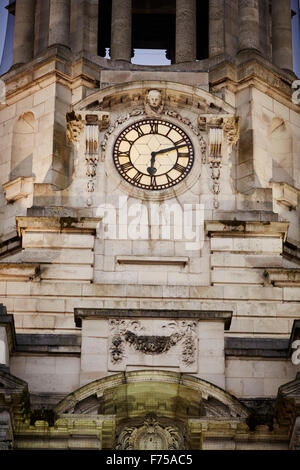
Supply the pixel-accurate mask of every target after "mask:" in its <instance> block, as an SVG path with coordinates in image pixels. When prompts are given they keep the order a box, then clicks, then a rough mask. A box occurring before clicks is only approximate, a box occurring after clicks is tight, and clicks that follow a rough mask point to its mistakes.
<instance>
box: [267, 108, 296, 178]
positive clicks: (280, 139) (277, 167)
mask: <svg viewBox="0 0 300 470" xmlns="http://www.w3.org/2000/svg"><path fill="white" fill-rule="evenodd" d="M269 134H270V147H269V151H270V153H271V157H272V167H273V168H272V170H273V171H272V179H273V181H274V182H282V181H284V182H286V183H289V184H293V158H292V157H293V145H292V133H291V130H290V127H289V125H288V123H287V122H286V121H285V120H284V119H282V118H281V117H280V116H275V117H274V118H273V119H272V122H271V124H270V130H269Z"/></svg>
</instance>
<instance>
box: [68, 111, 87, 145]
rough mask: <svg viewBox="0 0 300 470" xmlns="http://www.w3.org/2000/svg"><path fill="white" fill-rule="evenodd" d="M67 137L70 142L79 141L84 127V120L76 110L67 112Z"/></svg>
mask: <svg viewBox="0 0 300 470" xmlns="http://www.w3.org/2000/svg"><path fill="white" fill-rule="evenodd" d="M66 118H67V139H68V140H69V141H70V142H78V141H79V137H80V133H81V131H82V129H83V128H84V121H83V119H82V116H81V115H80V114H76V113H75V112H74V111H72V112H71V113H67V116H66Z"/></svg>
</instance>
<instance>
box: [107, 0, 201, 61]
mask: <svg viewBox="0 0 300 470" xmlns="http://www.w3.org/2000/svg"><path fill="white" fill-rule="evenodd" d="M111 19H112V1H111V0H99V28H98V31H99V36H98V55H100V56H102V57H106V58H110V47H111ZM196 24H197V33H196V60H202V59H205V58H207V57H208V54H209V53H208V34H209V0H196ZM175 42H176V0H166V1H164V2H161V1H160V0H132V42H131V49H132V52H131V54H132V63H134V64H137V65H170V64H174V63H175V52H176V51H175Z"/></svg>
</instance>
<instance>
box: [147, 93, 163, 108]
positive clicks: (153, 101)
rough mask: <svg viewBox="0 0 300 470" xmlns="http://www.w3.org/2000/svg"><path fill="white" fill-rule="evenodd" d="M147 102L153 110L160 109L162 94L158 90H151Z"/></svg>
mask: <svg viewBox="0 0 300 470" xmlns="http://www.w3.org/2000/svg"><path fill="white" fill-rule="evenodd" d="M147 101H148V103H149V104H150V106H151V107H152V108H154V109H156V108H158V107H159V106H160V104H161V94H160V92H159V91H158V90H150V91H149V93H148V96H147Z"/></svg>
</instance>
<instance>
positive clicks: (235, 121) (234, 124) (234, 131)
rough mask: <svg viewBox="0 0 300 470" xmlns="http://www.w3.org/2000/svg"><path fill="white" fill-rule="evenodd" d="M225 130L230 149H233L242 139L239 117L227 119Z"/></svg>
mask: <svg viewBox="0 0 300 470" xmlns="http://www.w3.org/2000/svg"><path fill="white" fill-rule="evenodd" d="M223 130H224V132H225V134H226V136H227V139H228V143H229V147H231V148H232V147H233V145H236V144H237V143H238V141H239V139H240V118H239V117H237V116H233V117H229V118H225V119H224V123H223Z"/></svg>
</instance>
